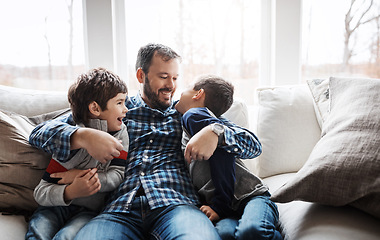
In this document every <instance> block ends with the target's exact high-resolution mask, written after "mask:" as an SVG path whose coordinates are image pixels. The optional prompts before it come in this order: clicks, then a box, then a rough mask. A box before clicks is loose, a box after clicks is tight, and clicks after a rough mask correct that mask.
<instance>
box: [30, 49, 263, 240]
mask: <svg viewBox="0 0 380 240" xmlns="http://www.w3.org/2000/svg"><path fill="white" fill-rule="evenodd" d="M179 64H180V56H179V55H178V54H177V53H175V52H174V51H173V50H172V49H170V48H169V47H166V46H164V45H161V44H148V45H146V46H144V47H142V48H141V49H140V50H139V53H138V57H137V61H136V77H137V79H138V81H139V83H140V86H141V89H140V92H139V93H138V94H137V95H136V96H135V97H132V98H130V99H129V100H128V101H127V102H126V105H127V108H128V109H129V111H128V113H127V116H126V118H124V119H123V121H124V123H125V124H126V125H127V128H128V134H129V138H130V144H129V153H128V159H127V166H126V168H125V176H124V177H125V179H124V181H123V182H122V183H121V184H120V186H119V188H118V189H117V190H116V191H115V192H114V193H113V194H112V195H111V196H110V199H109V201H108V202H107V205H106V207H105V209H104V210H103V212H102V213H101V214H100V215H98V216H97V217H95V218H94V219H93V220H91V221H90V222H89V223H88V224H87V225H86V226H84V227H83V228H82V229H81V230H80V232H79V233H78V235H77V239H81V240H82V239H144V238H145V239H151V238H153V239H191V240H194V239H219V236H218V233H217V232H216V230H215V228H214V226H213V225H212V223H211V222H210V221H209V220H208V218H207V216H206V215H205V214H203V213H202V212H201V211H200V210H199V209H198V208H197V207H196V205H198V204H199V199H198V196H197V194H196V192H195V189H194V187H193V186H192V184H191V180H190V177H189V174H188V171H187V168H186V165H185V161H184V157H183V154H182V151H181V137H182V128H181V115H180V114H179V113H178V112H177V111H176V110H175V108H174V104H173V100H172V97H173V94H174V92H175V90H176V85H177V79H178V77H179ZM218 135H220V133H218ZM218 135H217V134H216V133H215V132H214V131H213V129H212V128H211V127H206V128H204V129H203V130H201V131H200V132H199V133H198V134H196V135H194V136H193V137H192V139H191V140H190V141H189V143H188V145H187V148H186V150H185V158H186V159H188V160H190V159H198V160H202V159H203V160H207V159H208V158H209V157H210V156H211V155H212V153H213V152H214V150H215V149H216V147H217V144H218ZM223 136H224V141H223V142H224V144H225V145H226V147H225V148H226V149H227V150H230V151H235V152H236V154H237V155H238V156H239V155H240V156H244V157H245V158H249V157H250V156H254V155H257V151H261V146H260V144H258V143H257V141H255V138H254V137H253V136H252V135H251V134H250V133H249V132H248V131H246V130H244V129H242V128H238V127H236V128H227V127H226V128H225V131H224V134H223ZM30 143H31V144H32V145H34V146H36V147H39V148H42V149H44V150H45V151H48V152H50V153H52V154H53V155H54V156H55V157H56V159H58V160H60V161H66V160H67V159H68V158H69V156H70V154H72V152H73V151H74V150H75V149H79V148H84V149H86V150H87V151H88V153H89V154H90V155H92V156H93V157H94V158H95V159H97V160H99V161H101V162H106V161H109V160H111V159H113V158H114V156H119V154H120V151H121V150H122V145H121V143H120V142H118V141H117V140H116V139H115V138H113V137H112V136H111V135H109V134H107V133H103V132H99V131H97V130H94V129H89V128H77V127H75V126H73V125H72V120H71V118H70V116H66V117H65V118H60V119H56V120H52V121H49V122H47V123H44V124H42V125H39V126H37V127H36V129H35V130H34V131H33V132H32V134H31V136H30Z"/></svg>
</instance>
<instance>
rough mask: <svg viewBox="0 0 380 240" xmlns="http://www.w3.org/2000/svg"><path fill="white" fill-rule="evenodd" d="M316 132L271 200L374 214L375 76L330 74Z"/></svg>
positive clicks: (378, 102)
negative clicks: (323, 113)
mask: <svg viewBox="0 0 380 240" xmlns="http://www.w3.org/2000/svg"><path fill="white" fill-rule="evenodd" d="M329 89H330V113H329V115H328V116H327V117H326V120H325V122H324V123H323V126H322V137H321V139H320V140H319V141H318V143H317V144H316V146H315V147H314V149H313V151H312V153H311V154H310V156H309V159H308V161H307V162H306V163H305V165H304V166H303V167H302V168H301V169H300V170H299V171H298V172H297V174H296V175H295V177H294V178H292V179H291V180H290V181H289V182H287V183H286V184H285V185H284V186H282V187H281V188H279V189H278V190H277V191H275V192H274V193H273V196H272V200H274V201H276V202H282V203H284V202H290V201H293V200H304V201H309V202H317V203H321V204H327V205H333V206H342V205H352V206H354V207H357V208H359V209H361V210H363V211H365V212H367V213H369V214H371V215H373V216H375V217H378V218H380V204H379V203H380V80H378V79H354V78H350V79H349V78H330V85H329Z"/></svg>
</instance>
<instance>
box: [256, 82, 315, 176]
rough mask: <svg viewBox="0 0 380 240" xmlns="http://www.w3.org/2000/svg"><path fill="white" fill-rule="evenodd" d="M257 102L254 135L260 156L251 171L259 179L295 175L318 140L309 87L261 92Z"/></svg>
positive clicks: (268, 89)
mask: <svg viewBox="0 0 380 240" xmlns="http://www.w3.org/2000/svg"><path fill="white" fill-rule="evenodd" d="M257 98H258V99H257V100H258V105H259V106H258V115H257V117H256V122H257V127H256V129H254V131H255V133H256V134H257V136H258V138H259V140H260V142H261V144H262V149H263V152H262V154H261V156H259V157H258V158H257V159H255V160H253V161H252V162H253V163H254V167H253V171H254V172H255V173H256V174H257V175H258V176H259V177H268V176H272V175H275V174H280V173H287V172H296V171H298V170H299V169H300V168H301V167H302V166H303V165H304V163H305V161H306V160H307V158H308V156H309V154H310V152H311V151H312V149H313V147H314V145H315V144H316V143H317V141H318V140H319V138H320V128H319V126H318V123H317V119H316V117H315V112H314V108H313V101H312V97H311V94H310V91H309V89H308V87H307V86H306V84H304V85H297V86H282V87H273V88H260V89H258V90H257Z"/></svg>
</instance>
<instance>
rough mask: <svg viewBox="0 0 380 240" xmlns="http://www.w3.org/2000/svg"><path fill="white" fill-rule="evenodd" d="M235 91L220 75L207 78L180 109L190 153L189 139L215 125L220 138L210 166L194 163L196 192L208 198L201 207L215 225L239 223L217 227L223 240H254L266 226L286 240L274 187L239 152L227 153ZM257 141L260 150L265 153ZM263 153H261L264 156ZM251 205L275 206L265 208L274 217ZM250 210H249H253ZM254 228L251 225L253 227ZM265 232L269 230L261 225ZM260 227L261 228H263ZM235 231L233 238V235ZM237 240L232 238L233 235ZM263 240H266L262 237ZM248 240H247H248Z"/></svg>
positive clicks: (187, 95)
mask: <svg viewBox="0 0 380 240" xmlns="http://www.w3.org/2000/svg"><path fill="white" fill-rule="evenodd" d="M233 93H234V87H233V85H232V84H230V83H229V82H227V81H225V80H224V79H222V78H220V77H217V76H212V75H208V76H201V77H200V78H199V79H198V80H197V81H196V82H195V84H194V86H193V88H190V89H188V90H186V91H184V92H183V93H182V94H181V97H180V100H179V101H178V103H177V104H176V106H175V108H176V109H177V110H178V111H179V112H180V113H182V114H183V116H182V124H183V129H184V132H183V139H182V147H183V149H185V148H186V145H187V143H188V142H189V139H190V138H191V137H192V136H193V135H194V134H196V133H197V132H198V131H200V130H201V129H202V128H204V127H207V126H211V128H212V129H213V131H214V132H215V134H216V135H218V139H219V140H218V147H217V148H216V150H215V152H214V153H213V155H212V156H211V157H210V158H209V159H208V161H196V160H197V159H192V160H191V162H189V170H190V175H191V178H192V180H193V183H194V185H195V187H196V188H197V189H198V192H199V194H200V196H201V198H203V201H204V202H205V203H206V205H203V206H201V208H200V209H201V211H202V212H204V213H205V214H206V215H207V216H208V217H209V219H210V220H211V221H213V222H214V223H217V222H218V221H219V220H220V219H224V218H233V219H235V220H236V219H240V221H237V220H236V229H234V230H233V231H228V230H225V229H224V228H223V227H222V226H223V222H222V221H223V220H222V221H221V225H220V227H218V223H217V224H216V227H217V230H218V232H219V234H220V235H221V237H222V239H225V238H229V237H232V238H234V239H235V238H238V237H243V236H250V237H251V238H252V237H253V239H255V238H254V236H256V235H255V234H260V232H263V231H260V230H261V229H254V228H255V227H256V226H259V225H256V224H255V223H266V224H268V225H269V226H264V227H265V228H267V229H265V230H267V231H268V230H269V231H272V234H269V235H272V236H276V237H277V238H273V239H282V238H281V235H280V233H279V232H278V231H277V230H276V225H277V221H278V211H277V207H276V205H275V204H274V203H273V202H271V201H270V199H269V197H270V194H269V192H268V188H267V187H266V186H265V185H264V184H263V183H262V181H261V180H260V179H259V178H258V177H256V176H255V175H253V174H252V173H251V172H250V171H249V170H248V169H247V168H246V167H245V166H244V164H243V162H242V161H241V160H240V159H238V157H239V156H237V155H236V154H235V153H233V152H227V151H225V150H224V149H223V143H224V126H231V125H234V124H233V123H231V122H229V121H228V120H226V119H225V118H222V117H220V116H221V115H222V114H223V113H225V112H226V111H227V110H228V109H229V108H230V106H231V105H232V103H233ZM256 140H257V144H258V145H259V146H258V148H259V149H261V146H260V143H259V141H258V139H257V138H256ZM260 153H261V151H259V152H258V154H257V155H259V154H260ZM198 160H199V159H198ZM250 201H261V202H264V205H267V206H269V208H266V209H268V210H264V209H262V210H261V211H269V212H266V213H268V215H264V214H263V215H260V214H258V215H256V213H257V211H256V210H252V208H251V206H252V204H250V205H249V204H248V203H249V202H250ZM248 205H249V207H248ZM252 211H255V214H251V216H249V214H244V216H243V213H248V212H252ZM259 216H273V218H272V217H268V219H260V217H259ZM250 224H251V226H249V225H250ZM260 227H263V225H261V226H260ZM260 227H259V228H260ZM231 232H232V233H231ZM231 234H232V236H227V235H231ZM258 237H260V239H264V238H261V237H263V236H260V235H259V236H258ZM242 239H243V238H242Z"/></svg>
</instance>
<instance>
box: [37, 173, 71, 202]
mask: <svg viewBox="0 0 380 240" xmlns="http://www.w3.org/2000/svg"><path fill="white" fill-rule="evenodd" d="M66 186H67V185H60V184H55V183H49V182H47V181H45V180H43V179H42V180H41V181H40V183H39V184H38V185H37V186H36V188H35V189H34V192H33V196H34V199H35V200H36V202H37V203H38V204H39V205H41V206H68V205H70V204H71V201H70V202H68V203H66V202H65V200H64V192H65V188H66Z"/></svg>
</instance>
